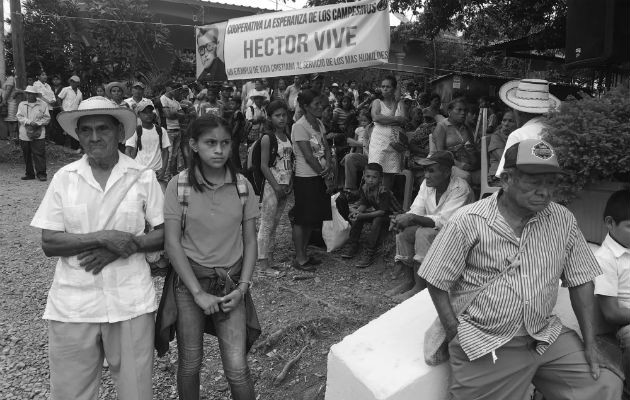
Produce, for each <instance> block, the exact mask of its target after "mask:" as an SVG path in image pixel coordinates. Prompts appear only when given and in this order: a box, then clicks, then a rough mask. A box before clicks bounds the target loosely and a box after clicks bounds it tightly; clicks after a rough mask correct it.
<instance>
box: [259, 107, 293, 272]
mask: <svg viewBox="0 0 630 400" xmlns="http://www.w3.org/2000/svg"><path fill="white" fill-rule="evenodd" d="M287 111H288V107H287V105H286V103H285V102H284V101H280V100H275V101H272V102H271V103H270V104H269V105H268V106H267V115H269V121H270V123H271V132H268V133H266V134H265V135H264V136H263V137H262V139H261V140H260V169H261V170H262V173H263V175H264V176H265V185H264V189H263V195H262V208H261V210H260V229H259V230H258V257H259V259H258V265H259V272H260V273H261V274H267V273H269V272H270V265H269V263H270V258H271V250H272V249H273V246H274V239H275V236H276V228H277V226H278V223H279V222H280V217H281V216H282V213H283V212H284V207H285V206H286V204H287V196H288V195H289V193H291V177H292V175H293V148H292V144H291V140H290V139H289V137H288V136H287V118H288V117H287V114H288V113H287Z"/></svg>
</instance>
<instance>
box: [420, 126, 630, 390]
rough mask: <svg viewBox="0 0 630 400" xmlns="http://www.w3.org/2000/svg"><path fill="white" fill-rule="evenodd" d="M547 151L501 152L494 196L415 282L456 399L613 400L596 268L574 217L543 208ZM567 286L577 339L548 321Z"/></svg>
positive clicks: (468, 210) (439, 247) (550, 163)
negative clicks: (436, 328) (431, 307)
mask: <svg viewBox="0 0 630 400" xmlns="http://www.w3.org/2000/svg"><path fill="white" fill-rule="evenodd" d="M559 173H561V170H560V167H559V166H558V160H557V158H556V153H555V151H554V149H553V148H552V147H551V146H550V145H549V144H547V143H546V142H544V141H542V140H540V139H526V140H523V141H521V142H518V143H516V144H514V145H512V146H511V147H510V148H508V149H507V151H506V152H505V167H504V170H503V172H502V173H501V186H502V189H501V190H500V191H499V192H497V193H495V194H494V195H492V196H490V197H487V198H485V199H483V200H480V201H478V202H476V203H473V204H471V205H468V206H466V207H464V208H463V209H461V210H460V211H459V212H458V213H456V214H455V215H454V216H453V217H452V218H451V220H450V221H449V223H448V224H446V226H445V227H444V228H443V229H442V230H441V231H440V233H439V234H438V236H437V238H436V239H435V241H434V242H433V245H432V247H431V249H430V250H429V252H428V254H427V256H426V258H425V260H424V263H423V264H422V266H421V267H420V269H419V271H418V274H419V275H420V276H421V277H422V278H424V279H425V280H426V281H427V283H428V287H429V292H430V294H431V298H432V299H433V303H434V304H435V307H436V308H437V311H438V314H439V317H440V321H441V322H442V325H443V326H444V330H445V332H446V339H445V341H446V342H448V350H449V353H450V364H451V365H450V366H451V370H452V383H451V388H450V392H451V396H452V398H453V399H454V400H460V399H461V400H469V399H485V400H494V399H497V400H503V399H519V400H520V399H524V398H525V394H526V393H527V391H528V387H529V385H530V384H531V383H533V384H534V385H535V386H536V388H537V390H538V391H540V392H541V393H542V394H543V396H544V398H545V399H572V400H592V399H599V400H613V399H614V400H619V398H620V397H621V389H622V380H621V379H620V376H623V373H622V372H620V368H618V367H619V366H617V368H613V367H614V366H613V365H612V364H606V366H607V368H608V369H604V368H600V366H601V365H600V360H601V359H602V358H601V354H602V353H600V349H601V348H602V347H600V343H599V342H596V339H595V334H596V332H595V329H596V327H595V326H594V325H595V324H594V311H595V302H594V295H593V279H594V278H595V277H596V276H598V275H600V274H601V273H602V272H601V269H600V267H599V265H598V263H597V260H596V259H595V257H594V256H593V253H592V252H591V250H590V249H589V247H588V245H587V244H586V240H585V239H584V236H582V233H581V232H580V229H579V228H578V225H577V221H576V220H575V217H574V216H573V214H571V213H570V212H569V211H568V210H567V209H566V208H564V207H562V206H560V205H558V204H556V203H553V202H551V197H552V192H553V190H554V189H555V187H556V183H557V178H558V174H559ZM559 281H562V283H563V285H564V286H568V287H569V292H570V297H571V304H572V306H573V310H574V312H575V315H576V317H577V320H578V323H579V326H580V330H581V333H582V339H581V338H580V337H579V336H578V335H577V333H576V332H574V331H572V330H570V329H569V328H567V327H565V326H563V324H562V322H561V321H560V319H559V318H558V317H557V316H555V315H553V314H552V310H553V308H554V306H555V303H556V298H557V295H558V283H559Z"/></svg>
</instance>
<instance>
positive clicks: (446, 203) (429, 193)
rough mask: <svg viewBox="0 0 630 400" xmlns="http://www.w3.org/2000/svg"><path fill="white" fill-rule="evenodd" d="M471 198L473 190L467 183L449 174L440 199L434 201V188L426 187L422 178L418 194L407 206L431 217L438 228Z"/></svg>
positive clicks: (410, 210)
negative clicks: (446, 185) (449, 176)
mask: <svg viewBox="0 0 630 400" xmlns="http://www.w3.org/2000/svg"><path fill="white" fill-rule="evenodd" d="M473 200H474V199H473V192H472V190H470V186H468V183H467V182H466V181H465V180H464V179H462V178H458V177H456V176H452V175H451V180H450V182H449V184H448V187H447V188H446V191H445V192H444V193H443V194H442V197H440V201H438V202H437V203H436V202H435V188H434V187H428V186H427V181H426V180H424V181H422V184H421V185H420V190H419V191H418V195H417V196H416V198H415V200H414V201H413V204H411V207H410V208H409V212H410V213H411V214H416V215H419V216H421V217H427V218H430V219H432V220H433V222H434V223H435V228H436V229H440V228H442V226H444V224H446V222H448V219H449V218H450V217H451V215H453V214H454V213H455V211H457V210H458V209H460V208H461V207H463V206H465V205H466V204H468V203H471V202H472V201H473Z"/></svg>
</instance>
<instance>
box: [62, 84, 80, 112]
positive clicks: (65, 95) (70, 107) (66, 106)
mask: <svg viewBox="0 0 630 400" xmlns="http://www.w3.org/2000/svg"><path fill="white" fill-rule="evenodd" d="M57 97H59V98H60V99H61V109H62V110H63V111H74V110H76V109H77V108H79V104H80V103H81V102H82V101H83V93H81V90H80V89H79V88H77V91H76V92H75V91H74V90H72V86H66V87H65V88H63V89H61V92H59V95H58V96H57Z"/></svg>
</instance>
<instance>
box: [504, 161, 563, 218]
mask: <svg viewBox="0 0 630 400" xmlns="http://www.w3.org/2000/svg"><path fill="white" fill-rule="evenodd" d="M502 185H503V189H504V191H505V195H506V196H507V197H508V199H509V200H510V201H512V202H513V203H515V204H516V205H517V206H518V207H519V208H521V209H524V210H528V211H530V212H532V213H536V212H538V211H542V210H544V209H545V208H546V207H547V206H548V205H549V203H550V202H551V199H552V198H553V194H554V192H555V190H556V188H557V186H558V175H557V174H527V173H525V172H522V171H519V170H512V171H511V172H509V173H506V176H503V175H502Z"/></svg>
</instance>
